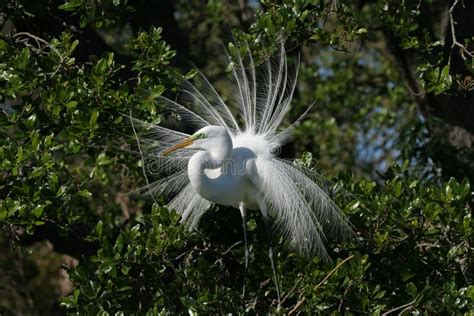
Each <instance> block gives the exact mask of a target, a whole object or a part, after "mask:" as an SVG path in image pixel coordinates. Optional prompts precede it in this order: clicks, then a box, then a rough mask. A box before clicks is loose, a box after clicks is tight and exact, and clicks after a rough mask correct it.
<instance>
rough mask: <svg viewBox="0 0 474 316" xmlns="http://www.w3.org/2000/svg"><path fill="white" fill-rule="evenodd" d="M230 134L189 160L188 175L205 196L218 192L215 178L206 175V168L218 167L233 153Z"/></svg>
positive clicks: (193, 184)
mask: <svg viewBox="0 0 474 316" xmlns="http://www.w3.org/2000/svg"><path fill="white" fill-rule="evenodd" d="M232 147H233V146H232V140H231V138H230V136H228V137H226V138H222V139H219V140H216V141H215V142H214V143H213V144H212V148H209V150H202V151H199V152H197V153H196V154H194V155H193V156H192V157H191V159H189V162H188V177H189V181H190V182H191V185H192V186H193V188H194V189H195V190H196V191H197V192H198V193H199V194H200V195H201V196H203V197H208V196H209V195H210V194H212V192H216V186H217V185H218V184H216V183H215V179H212V178H209V177H208V176H207V175H206V172H205V170H206V169H217V168H219V167H221V166H222V165H223V164H224V162H225V160H226V159H227V158H229V157H230V155H231V153H232Z"/></svg>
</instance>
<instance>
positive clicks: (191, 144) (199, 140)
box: [161, 125, 230, 156]
mask: <svg viewBox="0 0 474 316" xmlns="http://www.w3.org/2000/svg"><path fill="white" fill-rule="evenodd" d="M227 139H229V140H230V137H229V133H228V132H227V129H226V128H225V127H222V126H213V125H211V126H206V127H203V128H201V129H200V130H198V131H197V132H196V133H194V134H193V135H191V136H190V137H188V138H185V139H184V140H183V141H181V142H179V143H177V144H175V145H173V146H171V147H170V148H168V149H166V150H164V151H163V152H162V153H161V155H162V156H168V155H170V154H171V153H173V152H175V151H176V150H179V149H182V148H190V149H204V150H211V149H212V148H213V147H215V146H217V145H218V142H219V141H222V140H227Z"/></svg>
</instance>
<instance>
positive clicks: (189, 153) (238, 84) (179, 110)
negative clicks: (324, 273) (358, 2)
mask: <svg viewBox="0 0 474 316" xmlns="http://www.w3.org/2000/svg"><path fill="white" fill-rule="evenodd" d="M235 55H236V56H233V57H232V58H231V57H229V63H230V65H231V67H232V76H231V77H232V78H231V79H230V82H229V89H228V91H230V92H231V94H230V95H226V98H224V97H222V96H221V95H220V94H219V93H218V92H217V91H216V89H215V88H214V87H213V86H212V85H211V84H210V83H209V81H208V80H207V79H206V77H205V76H204V75H203V74H202V73H200V72H199V71H198V75H197V76H198V78H197V79H200V80H199V85H198V84H196V85H193V84H191V83H190V82H186V83H185V84H184V86H183V88H182V91H181V93H180V99H179V100H180V101H179V102H175V101H173V100H170V99H168V98H165V97H161V98H160V102H162V103H163V104H164V106H165V108H167V109H170V110H171V111H172V112H174V113H176V114H178V116H179V119H180V120H181V121H183V122H185V123H186V124H188V125H189V124H193V125H194V126H195V127H196V130H195V133H194V134H191V135H189V134H185V133H182V132H178V131H175V130H171V129H167V128H164V127H161V126H156V125H153V124H147V123H143V122H139V121H137V120H133V121H132V122H135V123H139V124H140V126H142V127H145V130H146V132H145V133H144V134H142V135H141V136H142V139H141V147H142V148H143V157H144V158H145V162H146V165H147V168H148V170H149V171H151V172H157V173H159V174H160V175H165V176H162V178H161V179H160V180H159V181H157V182H154V183H150V184H149V185H148V189H149V192H150V194H152V195H154V196H155V195H161V194H165V195H169V196H172V197H173V198H172V199H171V202H170V203H169V205H168V206H169V208H170V209H175V210H177V211H178V212H179V213H180V214H181V216H182V223H183V224H185V225H186V226H187V227H189V228H190V229H193V228H196V227H197V225H198V223H199V219H200V218H201V216H202V215H203V214H204V213H205V212H206V210H207V209H208V208H209V207H210V206H211V205H212V204H214V203H215V204H219V205H225V206H232V207H235V208H238V209H239V210H240V213H241V214H242V219H243V224H244V225H243V227H244V241H245V266H246V267H247V264H248V250H247V236H246V229H245V227H246V224H245V223H246V214H247V210H260V212H261V213H262V215H263V219H264V221H265V223H266V225H267V228H268V229H269V230H271V231H273V232H276V233H278V234H279V235H280V236H281V238H282V239H283V241H284V242H285V243H286V244H287V245H288V246H289V247H291V248H293V249H294V250H296V251H298V252H299V253H301V254H303V255H317V256H319V257H322V258H323V259H325V258H327V252H326V249H325V247H324V243H323V242H324V241H325V239H326V237H325V236H326V234H331V235H332V236H341V235H344V234H345V233H347V232H349V230H350V229H349V226H348V223H347V220H346V218H345V217H344V215H343V214H342V213H341V212H340V210H339V208H338V207H337V206H336V205H335V204H334V202H333V201H332V200H331V198H330V197H329V196H328V195H327V193H326V192H325V190H324V189H323V186H322V183H323V181H322V180H321V177H319V176H318V175H317V174H315V173H314V172H312V171H310V170H308V169H305V168H304V167H302V166H299V165H297V164H294V163H293V162H291V161H288V160H284V159H280V158H278V157H277V155H276V154H277V153H278V150H277V149H278V148H280V146H281V145H282V144H284V143H285V141H288V140H289V138H290V136H291V131H292V128H293V127H294V126H295V124H296V123H297V122H295V123H293V124H291V125H289V126H288V127H287V128H285V129H283V128H281V125H282V122H283V120H284V118H285V115H286V114H287V113H288V111H289V109H290V106H291V100H292V96H293V92H294V90H295V86H296V76H297V72H298V65H296V66H295V67H288V64H287V58H286V54H285V51H284V48H283V47H282V48H280V50H279V51H278V53H276V54H275V55H274V56H273V57H271V58H269V59H268V60H267V61H266V62H264V63H263V64H262V65H261V66H260V67H258V69H256V67H255V65H254V62H253V59H252V56H251V55H250V53H249V54H248V55H247V54H244V55H245V56H243V55H242V54H240V53H239V52H238V51H237V50H236V54H235ZM290 68H291V69H293V70H291V69H290ZM224 100H225V101H224ZM269 254H270V260H271V264H272V268H273V270H274V273H275V268H274V263H273V255H272V248H271V243H270V252H269ZM275 283H276V285H277V294H278V297H279V296H280V295H279V290H278V282H277V280H276V279H275Z"/></svg>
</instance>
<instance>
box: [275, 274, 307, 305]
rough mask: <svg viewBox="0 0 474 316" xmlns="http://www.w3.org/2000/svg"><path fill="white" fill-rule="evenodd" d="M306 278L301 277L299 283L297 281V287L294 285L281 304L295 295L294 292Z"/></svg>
mask: <svg viewBox="0 0 474 316" xmlns="http://www.w3.org/2000/svg"><path fill="white" fill-rule="evenodd" d="M303 279H304V277H301V278H299V279H298V281H296V283H295V285H293V287H292V288H291V290H289V291H288V292H287V293H286V294H285V296H284V297H283V299H282V300H281V304H283V303H284V302H285V301H286V300H287V299H288V297H289V296H290V295H291V294H293V292H294V291H295V290H296V287H297V286H298V285H299V284H300V283H301V281H303Z"/></svg>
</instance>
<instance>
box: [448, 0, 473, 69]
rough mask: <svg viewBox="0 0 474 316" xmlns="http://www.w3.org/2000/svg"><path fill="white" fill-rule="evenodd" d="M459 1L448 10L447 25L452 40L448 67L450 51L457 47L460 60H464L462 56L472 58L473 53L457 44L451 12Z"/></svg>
mask: <svg viewBox="0 0 474 316" xmlns="http://www.w3.org/2000/svg"><path fill="white" fill-rule="evenodd" d="M458 2H459V0H454V2H453V5H452V6H451V7H450V8H449V23H450V26H451V38H452V40H453V43H452V44H451V52H450V53H449V58H448V65H449V64H450V63H451V55H452V53H453V52H452V50H453V48H454V47H456V46H457V47H459V51H460V54H461V57H462V59H464V60H466V59H467V58H466V56H464V54H467V55H469V57H471V58H474V53H473V52H470V51H469V50H468V49H467V48H466V46H464V45H463V44H461V43H459V42H458V40H457V38H456V30H455V29H454V24H455V23H456V22H455V21H454V18H453V11H454V8H455V7H456V6H457V5H458Z"/></svg>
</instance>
